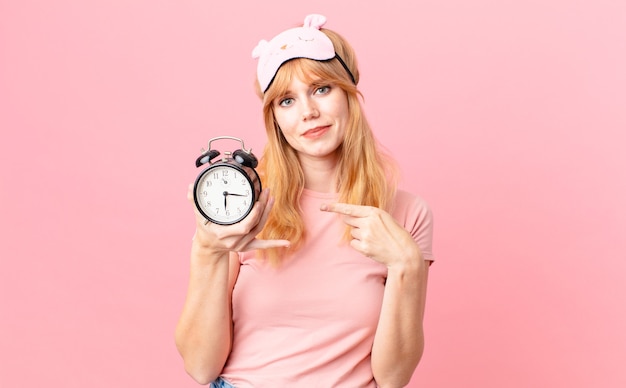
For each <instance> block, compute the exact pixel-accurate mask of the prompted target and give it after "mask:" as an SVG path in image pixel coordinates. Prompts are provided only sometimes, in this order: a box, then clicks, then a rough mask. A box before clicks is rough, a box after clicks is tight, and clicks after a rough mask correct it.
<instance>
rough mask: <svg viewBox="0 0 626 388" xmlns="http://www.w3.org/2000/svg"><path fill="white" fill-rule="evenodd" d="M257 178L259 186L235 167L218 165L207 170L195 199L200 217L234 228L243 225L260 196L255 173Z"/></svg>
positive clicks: (201, 177) (201, 175) (202, 175)
mask: <svg viewBox="0 0 626 388" xmlns="http://www.w3.org/2000/svg"><path fill="white" fill-rule="evenodd" d="M253 178H254V180H255V182H252V181H251V179H250V177H249V176H248V174H247V173H246V172H245V170H244V169H243V168H240V167H236V166H234V165H232V164H216V165H213V166H211V167H209V168H208V169H206V170H204V172H202V173H201V174H200V176H199V177H198V179H197V180H196V184H195V187H194V199H195V202H196V206H197V207H198V209H199V210H200V213H202V215H203V216H204V217H206V218H207V219H208V220H209V221H211V222H214V223H216V224H222V225H230V224H234V223H237V222H239V221H241V220H242V219H244V218H245V217H246V216H247V215H248V213H250V210H252V206H254V202H255V201H256V199H257V197H258V194H259V193H258V192H257V191H256V190H257V188H256V185H258V183H256V181H258V177H257V176H256V172H254V171H253ZM255 183H256V184H255ZM259 191H260V190H259Z"/></svg>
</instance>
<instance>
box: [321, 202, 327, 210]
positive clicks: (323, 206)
mask: <svg viewBox="0 0 626 388" xmlns="http://www.w3.org/2000/svg"><path fill="white" fill-rule="evenodd" d="M320 210H322V211H326V210H328V205H326V204H325V203H323V204H322V206H320Z"/></svg>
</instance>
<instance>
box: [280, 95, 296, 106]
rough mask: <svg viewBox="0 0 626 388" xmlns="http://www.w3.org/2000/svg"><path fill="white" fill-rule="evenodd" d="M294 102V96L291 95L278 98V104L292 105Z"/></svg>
mask: <svg viewBox="0 0 626 388" xmlns="http://www.w3.org/2000/svg"><path fill="white" fill-rule="evenodd" d="M292 104H293V98H291V97H287V98H283V99H282V100H278V105H279V106H285V107H287V106H290V105H292Z"/></svg>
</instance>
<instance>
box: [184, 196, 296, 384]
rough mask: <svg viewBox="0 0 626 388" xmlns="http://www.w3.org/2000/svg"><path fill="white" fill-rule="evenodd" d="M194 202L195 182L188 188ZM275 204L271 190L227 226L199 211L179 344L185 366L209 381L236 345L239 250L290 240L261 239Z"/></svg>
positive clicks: (193, 373)
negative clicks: (234, 315) (234, 306)
mask: <svg viewBox="0 0 626 388" xmlns="http://www.w3.org/2000/svg"><path fill="white" fill-rule="evenodd" d="M187 197H188V199H189V200H190V202H192V203H193V199H192V197H193V195H192V193H191V186H190V188H189V191H188V193H187ZM271 207H272V201H271V200H270V198H269V192H268V191H264V192H263V193H262V194H261V196H260V198H259V201H258V202H257V203H256V204H255V205H254V208H253V209H252V211H251V212H250V214H249V215H248V217H246V219H244V220H243V221H242V222H240V223H238V224H234V225H229V226H222V225H217V224H212V223H208V224H205V221H206V220H205V219H204V218H203V217H202V216H201V215H200V213H199V212H198V211H197V209H196V211H195V214H196V234H195V235H194V238H193V242H192V249H191V264H190V276H189V285H188V289H187V297H186V300H185V304H184V307H183V311H182V313H181V316H180V319H179V321H178V325H177V326H176V333H175V339H176V347H177V348H178V351H179V352H180V354H181V356H182V358H183V360H184V364H185V370H186V371H187V373H189V374H190V375H191V376H192V377H193V378H194V379H195V380H196V381H197V382H198V383H200V384H208V383H210V382H211V381H213V380H215V379H216V378H217V377H218V376H219V375H220V373H221V371H222V369H223V367H224V364H225V363H226V359H227V358H228V355H229V354H230V350H231V345H232V313H231V307H232V306H231V304H232V290H233V287H234V285H235V282H236V280H237V276H238V274H239V258H238V255H237V253H236V252H243V251H246V250H251V249H264V248H270V247H279V246H287V245H288V244H289V242H288V241H284V240H257V239H256V238H255V236H256V235H257V234H258V233H259V232H260V231H261V229H262V228H263V226H264V225H265V221H266V220H267V217H268V215H269V211H270V210H271Z"/></svg>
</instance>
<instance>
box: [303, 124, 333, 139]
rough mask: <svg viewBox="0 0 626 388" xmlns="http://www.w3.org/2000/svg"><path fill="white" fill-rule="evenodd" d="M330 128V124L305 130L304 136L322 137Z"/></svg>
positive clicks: (310, 137)
mask: <svg viewBox="0 0 626 388" xmlns="http://www.w3.org/2000/svg"><path fill="white" fill-rule="evenodd" d="M329 129H330V125H325V126H320V127H315V128H311V129H309V130H308V131H306V132H304V133H303V134H302V136H303V137H306V138H309V139H312V138H316V137H320V136H322V135H323V134H325V133H326V132H327V131H328V130H329Z"/></svg>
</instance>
